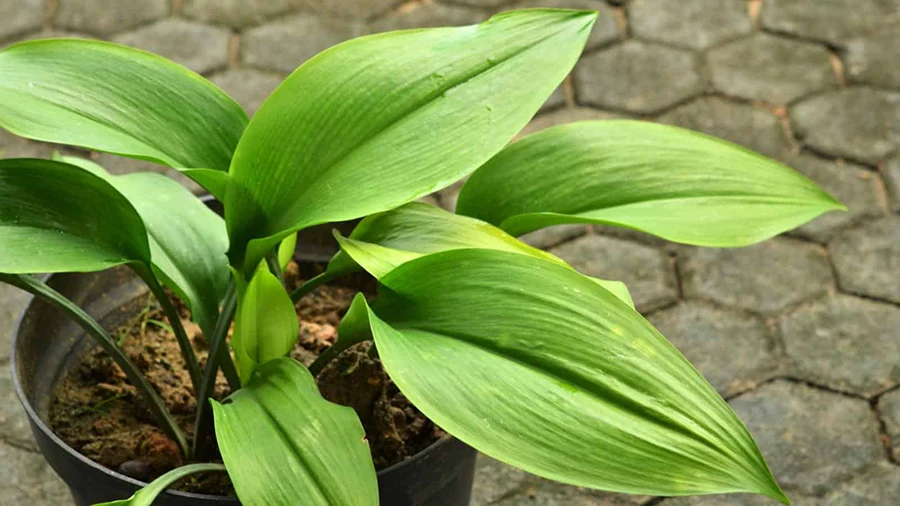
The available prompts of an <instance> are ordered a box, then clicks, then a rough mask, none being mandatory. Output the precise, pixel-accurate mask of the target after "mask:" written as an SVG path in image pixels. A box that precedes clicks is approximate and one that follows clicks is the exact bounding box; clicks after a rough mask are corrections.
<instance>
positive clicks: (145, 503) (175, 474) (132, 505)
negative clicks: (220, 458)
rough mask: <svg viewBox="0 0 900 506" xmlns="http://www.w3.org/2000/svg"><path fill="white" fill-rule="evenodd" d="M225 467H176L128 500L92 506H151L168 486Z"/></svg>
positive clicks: (193, 465) (199, 465)
mask: <svg viewBox="0 0 900 506" xmlns="http://www.w3.org/2000/svg"><path fill="white" fill-rule="evenodd" d="M224 470H225V466H223V465H222V464H189V465H186V466H182V467H177V468H175V469H172V470H171V471H169V472H167V473H166V474H164V475H162V476H160V477H159V478H157V479H155V480H153V482H152V483H150V484H149V485H147V486H146V487H144V488H142V489H140V490H138V491H137V492H135V493H134V495H132V496H131V497H129V498H128V499H123V500H121V501H111V502H104V503H97V504H95V505H94V506H152V504H153V502H154V501H155V500H156V497H157V496H158V495H159V494H161V493H163V492H164V491H165V490H166V488H168V487H169V485H171V484H173V483H175V482H176V481H178V480H180V479H182V478H184V477H185V476H189V475H191V474H195V473H206V472H212V471H224Z"/></svg>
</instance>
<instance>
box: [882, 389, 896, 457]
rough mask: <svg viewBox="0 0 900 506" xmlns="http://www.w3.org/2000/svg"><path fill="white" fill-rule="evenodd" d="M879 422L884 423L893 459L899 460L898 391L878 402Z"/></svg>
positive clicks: (887, 394) (886, 395)
mask: <svg viewBox="0 0 900 506" xmlns="http://www.w3.org/2000/svg"><path fill="white" fill-rule="evenodd" d="M878 408H879V409H880V411H881V420H882V421H883V422H884V426H885V429H886V430H887V434H888V437H889V438H890V441H889V443H890V445H891V448H892V450H893V453H894V458H895V459H898V460H900V390H894V391H893V392H889V393H886V394H884V395H882V396H881V398H880V399H879V400H878Z"/></svg>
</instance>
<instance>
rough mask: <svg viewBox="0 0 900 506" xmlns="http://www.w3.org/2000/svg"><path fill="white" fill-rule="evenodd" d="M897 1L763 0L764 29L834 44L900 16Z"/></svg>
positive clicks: (762, 18)
mask: <svg viewBox="0 0 900 506" xmlns="http://www.w3.org/2000/svg"><path fill="white" fill-rule="evenodd" d="M898 7H900V5H898V4H897V2H896V0H766V1H765V2H764V3H763V9H762V17H761V20H762V26H763V28H764V29H766V30H771V31H776V32H782V33H787V34H790V35H794V36H797V37H802V38H809V39H815V40H821V41H825V42H832V43H837V42H840V41H842V40H846V39H848V38H850V37H853V36H855V35H859V34H862V33H865V32H868V31H871V30H873V29H875V28H877V27H879V26H882V25H885V24H888V23H891V22H894V21H896V20H897V19H900V9H898Z"/></svg>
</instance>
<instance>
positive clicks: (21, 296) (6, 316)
mask: <svg viewBox="0 0 900 506" xmlns="http://www.w3.org/2000/svg"><path fill="white" fill-rule="evenodd" d="M30 298H31V296H30V295H28V293H26V292H24V291H22V290H19V289H18V288H13V287H12V286H10V285H7V284H4V283H0V363H3V362H6V361H7V360H9V352H10V349H11V348H12V335H13V326H15V324H16V320H18V318H19V314H20V313H21V312H22V310H23V309H24V308H25V304H26V303H27V302H28V300H29V299H30ZM0 388H2V387H0Z"/></svg>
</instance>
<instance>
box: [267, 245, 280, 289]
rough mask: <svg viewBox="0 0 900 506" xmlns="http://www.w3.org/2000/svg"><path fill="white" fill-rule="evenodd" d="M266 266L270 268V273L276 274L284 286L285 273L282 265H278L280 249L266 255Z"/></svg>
mask: <svg viewBox="0 0 900 506" xmlns="http://www.w3.org/2000/svg"><path fill="white" fill-rule="evenodd" d="M266 264H267V265H268V266H269V272H271V273H272V274H274V275H275V277H276V278H278V281H281V284H282V285H284V273H283V272H281V265H280V264H279V263H278V248H275V249H274V250H273V251H270V252H269V253H268V254H267V255H266Z"/></svg>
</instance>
